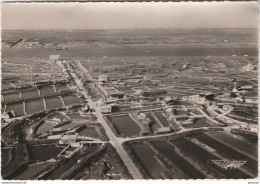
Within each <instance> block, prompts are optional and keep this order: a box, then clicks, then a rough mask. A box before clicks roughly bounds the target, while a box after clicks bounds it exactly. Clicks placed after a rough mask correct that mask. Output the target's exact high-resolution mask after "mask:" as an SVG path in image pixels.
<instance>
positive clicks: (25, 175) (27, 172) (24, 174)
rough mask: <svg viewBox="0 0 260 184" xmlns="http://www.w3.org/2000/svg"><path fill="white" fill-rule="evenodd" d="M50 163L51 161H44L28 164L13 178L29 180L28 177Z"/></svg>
mask: <svg viewBox="0 0 260 184" xmlns="http://www.w3.org/2000/svg"><path fill="white" fill-rule="evenodd" d="M51 164H52V163H51V162H45V163H41V164H37V165H29V166H28V168H27V169H26V170H25V171H24V172H22V173H21V174H19V175H18V176H16V177H15V178H14V179H15V180H29V179H30V177H32V176H34V175H35V174H37V173H39V172H40V171H42V170H43V169H45V168H46V167H48V166H49V165H51Z"/></svg>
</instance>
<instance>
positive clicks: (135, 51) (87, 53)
mask: <svg viewBox="0 0 260 184" xmlns="http://www.w3.org/2000/svg"><path fill="white" fill-rule="evenodd" d="M52 54H60V55H62V56H64V57H103V56H108V57H145V56H159V57H163V56H166V57H170V56H232V55H237V56H243V55H248V56H257V55H258V51H257V48H161V47H160V48H158V47H157V48H155V47H140V48H138V47H136V48H84V47H79V48H70V49H68V50H60V51H57V50H55V49H54V48H32V49H30V48H3V49H2V57H3V58H12V57H21V58H32V57H36V58H48V57H49V55H52Z"/></svg>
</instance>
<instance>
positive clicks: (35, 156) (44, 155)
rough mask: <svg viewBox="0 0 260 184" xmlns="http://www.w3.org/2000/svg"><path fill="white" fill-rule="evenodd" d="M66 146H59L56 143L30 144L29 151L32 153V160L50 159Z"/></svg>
mask: <svg viewBox="0 0 260 184" xmlns="http://www.w3.org/2000/svg"><path fill="white" fill-rule="evenodd" d="M63 149H64V147H57V146H55V145H51V144H49V145H41V146H38V145H36V146H35V145H29V146H28V152H29V155H30V159H32V160H41V161H45V160H49V159H51V158H55V157H56V156H57V155H58V154H59V153H60V152H61V151H62V150H63Z"/></svg>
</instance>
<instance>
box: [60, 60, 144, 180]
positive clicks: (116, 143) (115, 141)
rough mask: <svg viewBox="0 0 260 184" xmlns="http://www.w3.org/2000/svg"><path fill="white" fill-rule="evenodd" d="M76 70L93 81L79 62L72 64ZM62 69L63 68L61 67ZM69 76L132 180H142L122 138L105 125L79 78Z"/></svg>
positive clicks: (97, 108) (74, 75) (73, 74)
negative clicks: (123, 144)
mask: <svg viewBox="0 0 260 184" xmlns="http://www.w3.org/2000/svg"><path fill="white" fill-rule="evenodd" d="M74 63H75V65H76V66H77V68H78V69H79V71H80V72H82V73H83V74H84V76H85V77H87V78H88V80H91V81H93V79H92V77H91V75H90V74H89V73H88V71H87V70H86V69H85V68H84V67H83V66H82V65H81V63H80V62H79V61H76V62H74ZM63 67H64V66H63ZM71 75H72V77H73V78H74V80H75V83H76V85H77V87H78V88H79V89H80V90H81V93H82V95H83V96H84V98H85V99H87V101H88V103H89V105H90V106H92V107H93V108H94V110H95V113H94V114H95V115H96V117H97V118H98V122H100V123H101V125H102V126H103V128H104V129H105V132H106V134H107V136H108V138H109V140H110V141H109V142H110V143H111V144H112V146H113V147H114V148H115V149H116V151H117V153H118V154H119V156H120V157H121V159H122V160H123V162H124V164H125V166H126V167H127V169H128V171H129V172H130V174H131V175H132V177H133V179H143V177H142V175H141V174H140V172H139V170H138V169H137V168H136V166H135V165H134V163H133V162H132V160H131V158H130V157H129V156H128V154H127V153H126V151H125V150H124V148H123V146H122V143H123V142H124V139H123V138H119V137H116V136H115V134H114V133H113V132H112V130H111V129H110V127H109V126H108V124H107V123H106V121H105V119H104V117H103V115H102V113H101V112H100V109H99V107H98V106H97V105H96V104H95V103H94V102H93V100H92V99H91V98H89V96H88V94H87V92H86V89H83V88H84V85H83V83H82V82H81V80H80V79H79V77H78V76H77V75H76V74H75V73H73V72H72V71H71ZM93 82H94V81H93Z"/></svg>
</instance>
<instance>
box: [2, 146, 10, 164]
mask: <svg viewBox="0 0 260 184" xmlns="http://www.w3.org/2000/svg"><path fill="white" fill-rule="evenodd" d="M10 150H11V149H1V164H2V165H1V168H4V167H5V166H6V164H7V163H8V159H9V152H10Z"/></svg>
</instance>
